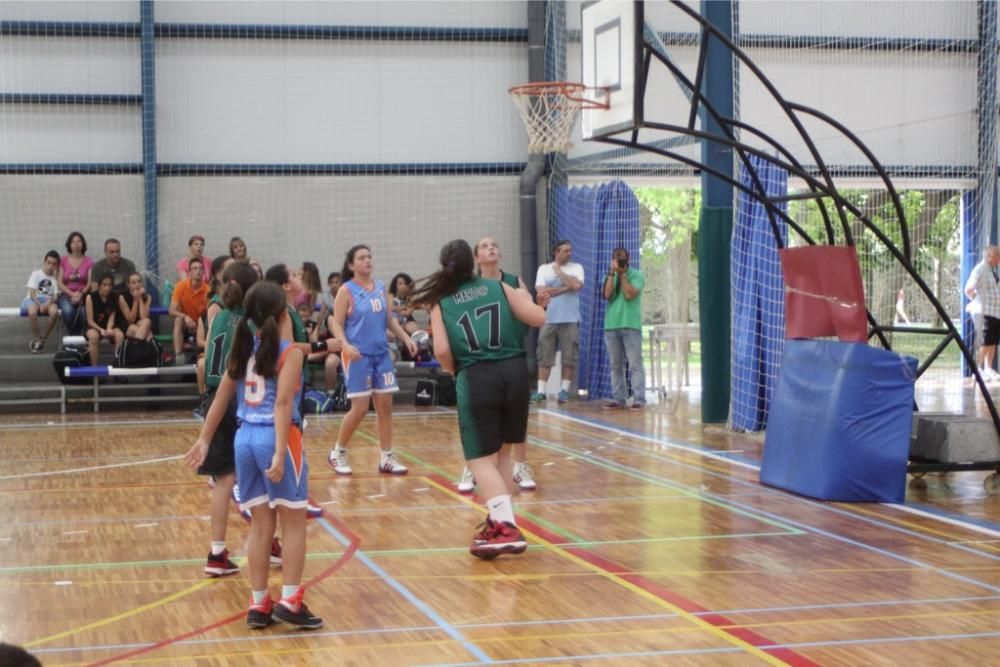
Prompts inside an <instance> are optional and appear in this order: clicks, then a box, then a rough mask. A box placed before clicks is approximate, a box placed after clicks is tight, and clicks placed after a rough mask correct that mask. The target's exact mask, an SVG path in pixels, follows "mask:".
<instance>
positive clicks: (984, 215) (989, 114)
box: [976, 0, 998, 250]
mask: <svg viewBox="0 0 1000 667" xmlns="http://www.w3.org/2000/svg"><path fill="white" fill-rule="evenodd" d="M977 15H978V18H979V25H978V28H979V55H978V58H977V60H978V69H979V80H978V81H977V82H976V101H977V104H976V106H977V109H978V111H979V126H978V128H977V142H976V146H977V148H978V160H979V161H978V167H979V178H978V182H977V183H976V190H977V192H979V193H980V194H979V202H980V204H981V203H982V202H986V201H989V202H991V206H990V208H989V210H986V209H984V208H983V207H982V206H981V205H980V206H979V207H977V208H978V209H979V211H978V212H979V216H978V219H979V221H980V224H985V225H988V227H987V228H986V229H979V230H977V231H978V232H979V235H978V238H979V239H980V240H981V245H986V239H987V238H988V239H989V243H991V244H996V242H997V173H996V170H997V160H996V156H997V108H998V107H997V3H996V0H980V1H979V4H978V7H977ZM986 193H990V195H991V196H986ZM987 231H988V234H987V233H986V232H987ZM981 249H982V248H978V249H977V250H981Z"/></svg>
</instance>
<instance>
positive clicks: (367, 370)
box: [344, 352, 399, 398]
mask: <svg viewBox="0 0 1000 667" xmlns="http://www.w3.org/2000/svg"><path fill="white" fill-rule="evenodd" d="M344 380H345V382H346V385H347V397H348V398H357V397H359V396H368V395H369V394H371V393H372V392H375V393H376V394H388V393H391V392H394V391H399V385H398V384H397V383H396V366H395V364H393V363H392V355H390V354H389V353H388V352H385V353H383V354H363V355H361V358H360V359H350V360H348V359H347V358H346V357H345V358H344Z"/></svg>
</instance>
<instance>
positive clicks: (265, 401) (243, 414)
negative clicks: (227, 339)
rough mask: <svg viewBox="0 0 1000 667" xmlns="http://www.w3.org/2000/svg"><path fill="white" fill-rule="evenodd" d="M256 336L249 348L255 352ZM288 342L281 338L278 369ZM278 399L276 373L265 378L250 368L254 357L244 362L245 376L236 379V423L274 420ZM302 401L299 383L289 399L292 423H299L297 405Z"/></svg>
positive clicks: (288, 344)
mask: <svg viewBox="0 0 1000 667" xmlns="http://www.w3.org/2000/svg"><path fill="white" fill-rule="evenodd" d="M259 345H260V339H259V338H257V337H256V336H255V337H254V344H253V351H254V355H255V356H256V354H257V347H258V346H259ZM292 345H293V344H292V343H289V342H288V341H285V340H283V341H281V346H280V348H279V355H280V356H279V357H278V370H279V371H280V370H281V366H282V364H283V363H284V362H285V354H286V353H287V352H288V351H289V350H290V349H291V348H292ZM277 399H278V377H277V376H275V377H273V378H271V379H265V378H262V377H261V376H259V375H257V373H256V371H255V369H254V357H253V356H251V357H250V361H248V362H247V372H246V376H244V378H243V379H242V381H240V380H237V383H236V400H237V408H236V416H237V417H238V418H239V420H240V423H241V424H242V423H246V424H274V403H275V401H276V400H277ZM301 402H302V384H301V383H300V384H299V388H298V390H297V391H296V392H295V397H294V398H293V399H292V423H294V424H301V423H302V413H301V412H300V411H299V405H300V404H301Z"/></svg>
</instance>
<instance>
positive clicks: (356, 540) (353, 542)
mask: <svg viewBox="0 0 1000 667" xmlns="http://www.w3.org/2000/svg"><path fill="white" fill-rule="evenodd" d="M310 502H311V501H310ZM325 518H327V520H328V521H330V523H332V524H334V525H336V526H337V528H338V529H339V530H340V531H341V532H342V533H343V534H344V535H345V536H346V537H347V539H348V540H350V544H349V545H348V546H347V550H346V551H344V553H343V554H342V555H341V556H340V558H338V559H337V561H336V562H335V563H333V564H332V565H330V567H328V568H326V569H325V570H323V571H322V572H320V573H319V574H317V575H316V576H315V577H313V578H312V579H310V580H309V581H307V582H306V583H305V584H303V587H304V588H310V587H312V586H315V585H316V584H318V583H319V582H321V581H323V580H324V579H327V578H328V577H330V576H332V575H333V574H334V573H335V572H336V571H337V570H339V569H341V568H342V567H344V566H345V565H347V562H348V561H349V560H351V559H352V558H353V557H354V552H356V551H357V550H358V548H359V547H360V546H361V538H360V537H358V536H357V535H356V534H355V533H354V532H352V531H351V530H350V529H349V528H348V527H347V526H346V525H344V524H343V523H342V522H341V521H340V520H339V519H337V518H336V517H332V516H331V517H325ZM246 615H247V613H246V611H241V612H239V613H237V614H233V615H232V616H227V617H225V618H223V619H220V620H218V621H215V622H214V623H210V624H209V625H205V626H202V627H200V628H197V629H195V630H189V631H188V632H184V633H182V634H179V635H177V636H176V637H170V638H169V639H163V640H160V641H158V642H156V643H155V644H150V645H148V646H143V647H141V648H137V649H133V650H131V651H126V652H125V653H119V654H118V655H113V656H111V657H110V658H105V659H103V660H98V661H97V662H93V663H90V665H88V667H99V665H109V664H111V663H112V662H118V661H119V660H127V659H129V658H134V657H135V656H137V655H142V654H144V653H150V652H152V651H155V650H157V649H161V648H164V647H166V646H170V645H171V644H175V643H177V642H180V641H184V640H185V639H190V638H191V637H195V636H197V635H201V634H205V633H206V632H211V631H212V630H216V629H218V628H221V627H223V626H225V625H228V624H230V623H232V622H233V621H238V620H240V619H244V618H246Z"/></svg>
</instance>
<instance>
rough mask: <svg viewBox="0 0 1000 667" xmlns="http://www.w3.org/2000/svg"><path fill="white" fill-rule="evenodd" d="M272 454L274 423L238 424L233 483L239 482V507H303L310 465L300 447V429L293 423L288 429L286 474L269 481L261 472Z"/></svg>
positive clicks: (266, 467) (306, 495)
mask: <svg viewBox="0 0 1000 667" xmlns="http://www.w3.org/2000/svg"><path fill="white" fill-rule="evenodd" d="M273 457H274V426H273V425H271V424H248V423H246V422H244V423H243V424H240V429H239V430H238V431H237V432H236V483H237V484H239V485H240V509H241V510H248V509H250V508H251V507H255V506H257V505H262V504H264V503H267V504H268V506H270V507H271V509H274V508H275V507H277V506H278V505H281V506H283V507H290V508H292V509H300V508H301V509H305V508H306V505H307V504H308V501H309V465H308V464H307V463H306V456H305V450H304V449H303V447H302V430H301V429H300V428H299V427H298V426H296V425H295V424H293V425H292V426H291V428H289V430H288V448H287V449H286V450H285V474H284V476H283V477H282V478H281V481H280V482H272V481H271V480H270V479H268V478H267V476H266V475H265V474H264V473H265V471H266V470H267V469H268V468H270V467H271V459H272V458H273Z"/></svg>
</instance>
